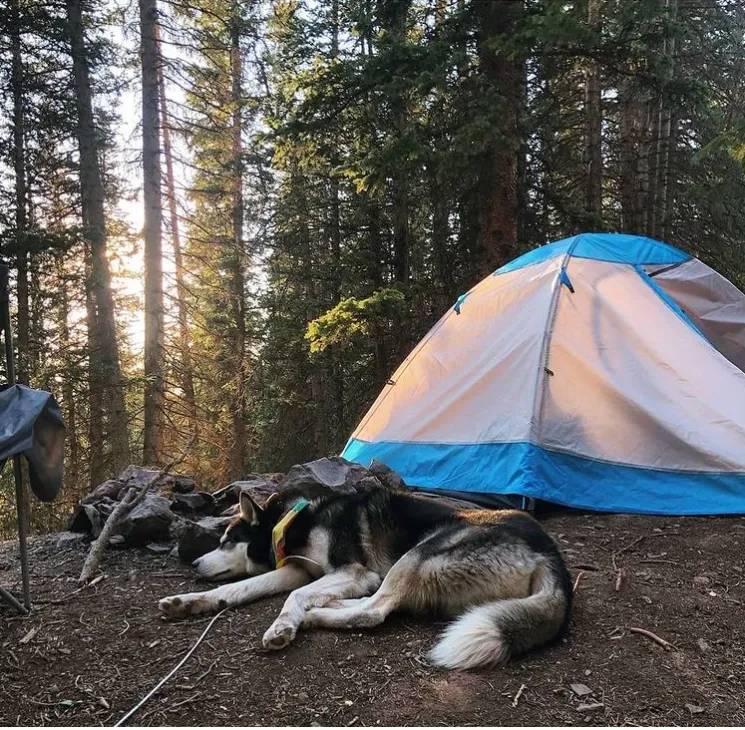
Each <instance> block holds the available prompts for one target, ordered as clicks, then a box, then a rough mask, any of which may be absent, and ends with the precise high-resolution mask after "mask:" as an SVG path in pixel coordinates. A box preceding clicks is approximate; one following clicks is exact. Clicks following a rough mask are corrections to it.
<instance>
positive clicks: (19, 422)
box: [0, 385, 65, 502]
mask: <svg viewBox="0 0 745 730" xmlns="http://www.w3.org/2000/svg"><path fill="white" fill-rule="evenodd" d="M64 444H65V424H64V421H63V419H62V414H61V413H60V410H59V407H58V405H57V402H56V401H55V399H54V396H53V395H52V394H51V393H47V392H46V391H43V390H35V389H33V388H28V387H26V386H25V385H13V386H6V387H5V388H3V389H2V390H0V468H2V466H1V465H4V464H5V462H6V460H7V459H9V458H10V457H12V456H15V455H19V454H22V455H23V456H24V457H25V458H26V460H27V461H28V466H29V480H30V483H31V490H32V491H33V493H34V494H35V495H36V497H38V498H39V499H40V500H42V501H43V502H51V501H52V500H53V499H54V498H55V497H56V496H57V494H58V493H59V491H60V489H61V487H62V473H63V460H64Z"/></svg>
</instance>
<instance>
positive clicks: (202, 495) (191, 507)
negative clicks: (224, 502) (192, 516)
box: [171, 492, 215, 512]
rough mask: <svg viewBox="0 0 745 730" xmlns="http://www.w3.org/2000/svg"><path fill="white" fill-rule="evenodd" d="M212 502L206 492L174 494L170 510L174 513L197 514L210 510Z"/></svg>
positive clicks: (212, 499) (210, 496) (211, 498)
mask: <svg viewBox="0 0 745 730" xmlns="http://www.w3.org/2000/svg"><path fill="white" fill-rule="evenodd" d="M214 502H215V500H214V498H213V497H212V495H211V494H208V493H207V492H188V493H186V494H180V493H176V494H174V495H173V501H172V502H171V509H172V510H173V511H174V512H199V511H201V510H210V509H211V508H212V506H213V505H214Z"/></svg>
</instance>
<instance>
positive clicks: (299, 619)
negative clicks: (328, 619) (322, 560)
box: [263, 565, 380, 649]
mask: <svg viewBox="0 0 745 730" xmlns="http://www.w3.org/2000/svg"><path fill="white" fill-rule="evenodd" d="M379 585H380V576H379V575H378V574H377V573H374V572H372V571H370V570H367V568H364V567H363V566H361V565H349V566H346V567H344V568H341V569H340V570H336V571H334V572H333V573H328V574H327V575H324V576H323V577H322V578H319V579H318V580H317V581H315V582H313V583H311V584H310V585H307V586H305V587H303V588H299V589H297V590H295V591H293V592H292V593H290V595H289V596H288V597H287V600H286V601H285V605H284V606H283V607H282V611H281V613H280V614H279V616H277V618H276V620H275V621H274V623H273V624H272V625H271V626H270V627H269V628H268V629H267V632H266V633H265V634H264V639H263V643H264V646H265V647H266V648H267V649H283V648H284V647H285V646H287V645H288V644H289V643H290V642H292V640H293V639H294V638H295V634H296V633H297V630H298V628H299V627H300V625H301V624H302V623H303V620H304V619H305V616H306V614H307V612H308V611H309V610H311V609H313V608H314V607H318V606H325V605H326V604H328V603H331V602H332V601H337V600H339V599H343V598H357V597H359V596H367V595H370V593H372V592H373V591H374V590H376V589H377V588H378V586H379Z"/></svg>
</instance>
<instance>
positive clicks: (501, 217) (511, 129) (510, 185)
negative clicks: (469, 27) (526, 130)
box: [475, 0, 523, 276]
mask: <svg viewBox="0 0 745 730" xmlns="http://www.w3.org/2000/svg"><path fill="white" fill-rule="evenodd" d="M522 10H523V1H522V0H503V1H499V0H482V2H479V3H477V4H476V5H475V11H476V13H477V16H478V19H479V28H478V54H479V65H480V69H481V74H482V76H483V82H484V84H485V86H486V87H487V88H488V89H489V90H490V92H493V93H495V95H496V96H498V97H499V98H500V100H501V103H500V104H499V105H498V107H499V108H495V109H494V110H493V120H492V121H493V127H492V130H493V131H492V134H491V135H490V136H489V139H488V141H487V143H486V149H485V150H484V152H483V155H482V162H481V166H480V170H479V191H478V198H479V248H480V259H481V262H480V263H481V274H482V275H484V276H485V275H486V274H488V273H490V272H492V271H494V270H495V269H497V268H498V267H499V266H501V265H502V264H504V263H505V262H507V261H509V260H510V259H512V258H513V256H514V254H515V253H516V250H517V219H518V162H517V158H518V148H519V139H520V134H519V113H520V89H521V84H522V79H521V75H522V74H521V70H522V64H521V63H520V62H519V61H517V60H515V59H512V58H508V57H506V56H505V55H504V54H502V53H500V52H498V51H495V50H494V49H493V48H491V47H490V43H491V42H493V40H494V38H495V37H497V36H505V37H509V36H510V35H512V34H514V33H515V32H516V30H517V24H518V20H519V18H520V16H521V14H522Z"/></svg>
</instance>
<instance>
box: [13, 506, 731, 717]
mask: <svg viewBox="0 0 745 730" xmlns="http://www.w3.org/2000/svg"><path fill="white" fill-rule="evenodd" d="M544 523H545V524H546V526H547V528H548V530H549V531H550V532H551V533H552V534H553V535H554V537H556V538H557V540H558V542H559V543H560V545H561V546H562V548H563V550H564V553H565V555H566V558H567V563H568V564H569V566H570V567H571V569H572V574H573V578H574V579H575V580H577V578H578V576H579V574H580V572H581V573H582V575H581V576H579V580H578V585H577V589H576V607H575V611H574V617H573V621H572V626H571V630H570V633H569V635H568V636H567V637H566V638H565V639H564V640H562V641H561V642H559V643H558V644H556V645H554V646H553V647H551V648H549V649H547V650H545V651H542V652H538V653H534V654H531V655H528V656H526V657H524V658H521V659H518V660H516V661H513V662H512V663H510V664H509V665H508V666H506V667H501V668H494V669H485V670H480V671H475V672H451V671H443V670H440V669H438V668H436V667H433V666H430V665H428V664H427V662H426V659H425V658H424V655H425V654H426V651H427V649H428V648H429V647H431V646H432V644H433V642H434V640H435V637H436V636H437V634H438V632H439V631H440V630H441V629H442V627H443V625H444V624H443V622H437V621H433V620H431V619H427V618H413V617H409V616H399V617H393V618H392V619H391V620H389V621H388V622H387V623H386V624H385V625H384V626H382V627H380V628H378V629H376V630H371V631H366V632H365V633H363V634H359V633H355V634H353V633H348V632H338V633H332V632H328V631H316V632H310V633H302V634H300V635H299V636H298V638H297V640H296V643H295V644H294V645H293V646H292V647H290V648H289V649H288V650H287V651H284V652H282V653H278V654H276V653H267V652H265V651H264V650H263V649H262V648H261V645H260V639H261V636H262V634H263V632H264V630H265V629H266V628H267V627H268V626H269V624H270V623H271V622H272V620H273V618H274V617H275V615H276V614H277V612H278V611H279V608H280V606H281V602H282V599H281V598H276V599H272V600H266V601H262V602H260V603H257V604H254V605H252V606H245V607H242V608H237V609H233V610H231V611H228V612H227V613H225V614H223V616H221V617H220V618H219V619H218V620H217V622H216V623H215V625H214V626H213V628H212V630H211V631H210V633H209V634H208V635H207V637H206V639H205V641H204V642H203V643H202V645H201V646H200V647H199V648H198V650H197V652H196V653H195V654H194V655H193V656H192V657H191V658H190V659H189V661H188V662H187V663H186V664H185V666H184V667H182V669H181V670H180V671H179V673H178V674H177V675H176V676H175V677H174V678H173V679H172V680H171V681H170V682H169V683H168V684H166V686H165V687H164V688H163V689H162V690H161V691H160V693H159V694H157V695H156V696H155V697H154V698H153V699H152V700H150V702H149V703H148V704H146V705H145V706H144V707H143V708H142V709H141V710H140V711H139V712H138V714H137V715H135V716H134V717H133V718H132V719H131V721H130V724H133V725H171V726H174V725H175V726H178V725H242V726H248V725H273V726H282V725H293V726H294V725H333V726H352V725H358V726H362V725H367V726H369V725H379V726H391V725H461V726H462V725H526V726H527V725H634V724H640V725H715V726H716V725H743V724H745V621H744V620H743V619H744V618H745V609H744V606H743V604H745V575H744V574H743V569H744V567H745V563H744V560H743V555H745V519H743V518H730V517H727V518H658V517H654V518H653V517H628V516H615V515H582V514H562V515H554V516H550V517H547V518H546V519H545V520H544ZM56 542H57V541H56V538H55V537H53V536H52V537H46V538H37V539H36V540H34V542H33V544H32V551H31V558H30V562H31V570H32V590H33V596H34V598H35V600H36V607H35V608H34V610H33V612H32V614H31V616H29V617H26V618H21V617H17V616H14V615H13V614H12V613H11V612H10V611H9V610H7V609H5V608H0V724H2V725H36V726H39V725H112V724H114V723H115V722H116V721H117V720H118V719H119V718H120V717H122V715H123V714H124V713H125V712H126V711H127V710H129V709H130V708H131V707H133V706H134V705H135V704H136V703H137V702H138V701H139V699H140V698H141V697H143V696H144V695H145V694H146V693H147V692H148V691H149V690H150V689H151V688H152V687H153V686H154V685H155V684H156V682H157V681H158V680H160V679H161V678H162V677H163V676H164V675H165V674H166V673H167V672H168V671H169V670H170V669H171V668H172V667H173V666H174V665H175V664H176V663H177V661H178V660H179V659H180V658H181V657H182V656H183V655H184V653H185V652H186V651H187V650H188V649H189V647H190V646H191V645H192V644H193V643H194V641H195V640H196V638H197V637H198V636H199V635H200V634H201V632H202V631H203V630H204V628H205V626H206V623H207V621H208V620H209V619H205V618H195V619H193V620H187V621H184V622H180V623H167V622H164V621H162V620H161V619H160V618H159V616H158V613H157V609H156V603H157V600H158V599H159V598H161V597H163V596H166V595H170V594H174V593H179V592H184V591H189V590H193V589H194V588H195V586H196V584H197V580H196V578H195V576H194V574H193V573H192V571H191V570H190V569H189V568H187V567H184V566H181V565H179V564H177V563H176V562H175V561H174V560H173V559H171V558H166V557H164V556H163V555H155V554H152V553H150V552H148V551H147V550H121V551H115V550H111V551H108V552H107V553H106V554H105V555H104V560H103V561H102V568H103V571H104V573H105V578H103V579H102V580H101V581H100V582H98V583H97V584H96V585H95V586H89V587H86V588H84V589H83V590H79V591H78V590H77V586H76V583H75V580H76V577H77V575H78V573H79V572H80V568H81V565H82V561H83V557H84V550H85V548H84V546H82V545H80V544H75V545H69V546H67V547H66V548H60V547H57V545H56ZM619 571H620V574H621V579H620V585H619V584H618V574H619ZM17 583H18V569H17V545H16V544H14V543H4V544H2V545H0V585H3V586H11V587H13V588H16V589H17V587H18V586H17ZM632 627H636V628H642V629H646V630H648V631H651V632H653V633H654V634H655V635H657V636H659V637H661V638H663V639H664V640H666V641H667V642H669V643H670V644H672V645H673V648H667V649H666V648H664V647H663V646H661V645H658V644H657V643H655V642H654V641H653V640H651V639H650V638H648V637H647V636H645V635H642V634H639V633H634V632H631V631H629V629H630V628H632Z"/></svg>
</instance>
